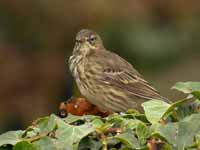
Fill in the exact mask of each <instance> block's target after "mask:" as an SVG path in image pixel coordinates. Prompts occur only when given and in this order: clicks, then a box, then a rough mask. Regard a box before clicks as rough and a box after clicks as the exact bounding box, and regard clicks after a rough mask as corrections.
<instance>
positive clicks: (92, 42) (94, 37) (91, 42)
mask: <svg viewBox="0 0 200 150" xmlns="http://www.w3.org/2000/svg"><path fill="white" fill-rule="evenodd" d="M95 41H96V36H91V37H90V38H89V42H90V44H94V42H95Z"/></svg>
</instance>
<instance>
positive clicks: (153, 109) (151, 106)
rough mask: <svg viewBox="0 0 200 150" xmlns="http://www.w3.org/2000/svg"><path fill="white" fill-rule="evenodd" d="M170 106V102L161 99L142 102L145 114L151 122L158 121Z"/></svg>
mask: <svg viewBox="0 0 200 150" xmlns="http://www.w3.org/2000/svg"><path fill="white" fill-rule="evenodd" d="M170 106H171V105H170V104H168V103H166V102H164V101H161V100H150V101H147V102H144V103H143V104H142V107H143V108H144V112H145V115H146V117H147V119H148V121H149V122H151V123H152V124H153V123H157V122H158V121H160V119H161V118H162V117H163V115H164V114H165V113H166V111H167V110H168V109H169V108H170Z"/></svg>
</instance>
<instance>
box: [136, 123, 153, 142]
mask: <svg viewBox="0 0 200 150" xmlns="http://www.w3.org/2000/svg"><path fill="white" fill-rule="evenodd" d="M136 135H137V137H138V139H139V141H140V144H141V145H144V144H145V143H146V139H147V138H149V137H150V136H151V130H150V129H149V128H148V127H147V126H146V125H145V124H144V123H138V125H137V128H136Z"/></svg>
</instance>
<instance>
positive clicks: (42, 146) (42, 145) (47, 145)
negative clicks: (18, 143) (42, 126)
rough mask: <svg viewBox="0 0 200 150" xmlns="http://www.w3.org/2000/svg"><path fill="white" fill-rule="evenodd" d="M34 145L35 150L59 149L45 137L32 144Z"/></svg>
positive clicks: (51, 140)
mask: <svg viewBox="0 0 200 150" xmlns="http://www.w3.org/2000/svg"><path fill="white" fill-rule="evenodd" d="M34 145H35V146H36V147H37V150H56V149H58V147H59V146H57V145H56V144H55V143H54V142H53V139H51V138H50V137H47V136H46V137H43V138H41V139H40V140H38V141H36V142H34Z"/></svg>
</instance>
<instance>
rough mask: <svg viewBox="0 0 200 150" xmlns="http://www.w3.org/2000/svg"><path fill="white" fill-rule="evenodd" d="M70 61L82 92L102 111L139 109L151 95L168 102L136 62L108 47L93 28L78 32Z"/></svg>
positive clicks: (74, 76) (153, 97) (70, 67)
mask: <svg viewBox="0 0 200 150" xmlns="http://www.w3.org/2000/svg"><path fill="white" fill-rule="evenodd" d="M68 63H69V70H70V72H71V74H72V77H73V78H74V79H75V82H76V84H77V87H78V89H79V91H80V93H81V94H82V95H83V96H84V97H86V98H87V99H88V101H89V102H91V103H92V104H94V105H96V106H97V107H98V108H100V109H101V110H102V111H109V112H113V113H114V112H125V111H127V110H128V109H135V110H139V111H140V110H141V109H142V107H141V104H142V103H143V102H145V101H148V100H152V99H157V100H162V101H165V102H167V103H169V100H168V99H167V98H165V97H163V96H161V95H160V94H159V92H158V91H157V90H156V89H155V88H154V87H152V86H151V85H150V84H149V83H148V82H147V81H146V80H145V79H143V77H142V75H141V74H140V73H139V72H138V71H137V70H136V69H135V68H134V67H133V65H131V64H130V63H129V62H128V61H126V60H125V59H123V58H122V57H120V56H119V55H118V54H116V53H114V52H111V51H109V50H107V49H106V48H105V47H104V44H103V41H102V39H101V37H100V36H99V35H98V34H97V33H96V32H95V31H93V30H89V29H82V30H80V31H79V32H78V33H77V35H76V42H75V46H74V49H73V52H72V55H71V56H70V58H69V60H68Z"/></svg>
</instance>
